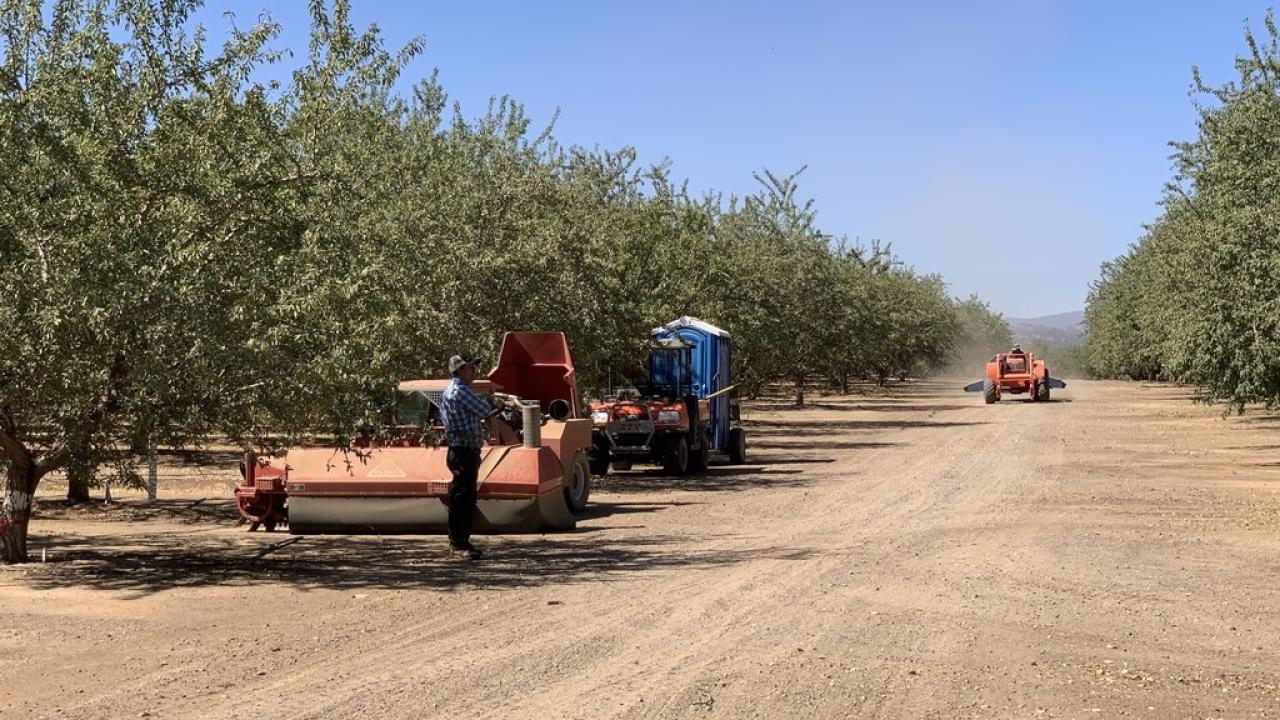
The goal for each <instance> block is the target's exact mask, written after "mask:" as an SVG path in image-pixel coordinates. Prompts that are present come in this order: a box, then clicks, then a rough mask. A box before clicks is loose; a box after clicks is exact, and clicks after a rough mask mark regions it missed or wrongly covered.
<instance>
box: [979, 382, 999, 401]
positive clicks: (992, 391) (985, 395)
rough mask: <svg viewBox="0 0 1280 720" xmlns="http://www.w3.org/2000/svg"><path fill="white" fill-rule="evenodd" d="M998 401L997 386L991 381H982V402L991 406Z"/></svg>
mask: <svg viewBox="0 0 1280 720" xmlns="http://www.w3.org/2000/svg"><path fill="white" fill-rule="evenodd" d="M995 401H996V384H995V383H994V382H992V381H991V380H983V381H982V402H984V403H986V404H988V405H990V404H992V403H994V402H995Z"/></svg>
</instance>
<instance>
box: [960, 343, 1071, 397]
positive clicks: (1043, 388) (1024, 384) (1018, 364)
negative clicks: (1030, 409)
mask: <svg viewBox="0 0 1280 720" xmlns="http://www.w3.org/2000/svg"><path fill="white" fill-rule="evenodd" d="M1066 386H1067V384H1066V383H1064V382H1063V381H1061V380H1058V379H1056V378H1051V377H1049V369H1048V368H1047V367H1045V364H1044V361H1043V360H1037V359H1036V355H1035V353H1029V352H1021V351H1016V352H1008V353H1000V354H998V355H996V356H995V357H993V358H991V361H990V362H988V363H987V377H986V379H984V380H979V381H978V382H975V383H970V384H969V385H966V386H965V388H964V391H965V392H978V391H979V390H981V391H982V399H983V400H984V401H985V402H986V403H987V404H988V405H990V404H991V403H994V402H997V401H999V400H1000V396H1001V395H1002V394H1003V393H1009V394H1011V395H1020V394H1022V393H1027V394H1028V395H1030V396H1031V399H1032V400H1033V401H1034V400H1041V401H1044V400H1048V399H1049V390H1050V389H1051V388H1053V389H1058V388H1065V387H1066Z"/></svg>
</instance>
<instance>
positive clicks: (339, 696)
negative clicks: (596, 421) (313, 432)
mask: <svg viewBox="0 0 1280 720" xmlns="http://www.w3.org/2000/svg"><path fill="white" fill-rule="evenodd" d="M955 387H956V384H955V383H948V384H940V383H924V384H915V385H912V386H909V387H908V388H907V389H905V390H903V389H900V390H896V391H894V392H893V393H890V394H887V395H883V396H869V397H868V396H863V397H849V398H823V399H821V400H820V402H819V403H818V405H817V406H815V407H812V408H809V409H806V410H800V411H798V410H790V409H786V408H781V407H768V406H760V407H757V408H754V409H753V410H752V412H751V422H750V427H751V444H752V450H753V459H752V462H751V464H749V465H747V466H744V467H739V468H729V467H715V468H713V469H712V471H711V472H710V473H709V474H708V475H707V476H705V477H701V478H692V477H691V478H683V479H675V478H670V477H664V476H661V475H659V474H656V473H645V472H634V473H625V474H621V475H617V476H610V477H609V478H607V479H606V480H605V481H604V482H603V483H602V484H601V485H600V486H599V487H598V488H597V494H596V496H595V499H596V500H598V502H597V503H596V505H595V507H594V508H593V510H592V513H591V517H590V519H588V520H587V521H585V522H583V523H582V531H581V532H578V533H575V534H570V535H551V536H545V537H541V536H531V537H500V538H489V539H487V542H486V543H485V546H486V547H487V548H488V549H489V557H487V558H486V559H485V560H484V561H483V563H481V564H478V565H475V566H470V567H468V566H466V565H463V564H461V563H458V562H451V561H448V560H446V559H445V558H444V557H443V555H442V553H441V550H442V548H443V540H442V539H440V538H381V539H379V538H314V537H308V538H304V539H303V540H301V541H299V542H297V543H295V544H293V545H291V546H289V547H286V548H283V549H281V550H279V551H277V552H275V553H273V554H270V555H267V556H266V557H264V558H262V559H261V560H259V561H256V562H255V561H252V560H250V558H251V557H252V556H253V554H254V552H255V551H256V550H257V549H259V548H261V547H262V546H264V545H266V544H268V543H270V542H271V541H274V540H280V539H283V538H282V537H281V536H279V535H276V536H265V535H262V534H254V535H249V534H247V533H245V532H244V529H243V528H235V527H232V525H231V522H232V520H231V517H230V514H229V513H230V511H229V509H228V508H229V506H228V505H226V504H225V503H213V502H206V503H202V504H200V505H197V506H196V507H194V508H187V507H186V505H189V504H190V503H189V502H185V503H180V502H168V503H166V504H164V505H162V506H161V507H160V508H159V509H151V510H143V509H140V508H129V507H125V508H118V509H116V510H113V511H111V512H109V513H105V514H103V513H101V511H94V512H90V513H89V514H87V515H86V514H84V513H82V512H81V511H77V512H76V513H74V514H68V513H66V512H65V511H57V512H55V511H52V510H50V511H47V512H46V513H45V518H43V519H41V520H38V521H37V523H36V524H35V526H34V535H35V537H34V538H33V542H32V546H33V547H34V548H35V552H36V554H37V555H38V554H39V553H40V552H41V549H46V550H47V554H48V559H49V561H50V562H49V563H48V564H45V565H38V564H37V565H33V566H28V567H24V568H20V569H5V570H0V677H4V678H6V682H4V683H2V684H0V716H3V717H5V718H10V717H12V718H28V717H30V718H40V717H50V718H54V717H75V718H119V717H153V718H202V717H218V718H232V717H235V718H263V717H269V718H276V719H280V720H283V719H285V718H354V717H360V718H417V717H450V718H473V717H477V718H562V717H563V718H583V719H584V720H585V719H595V718H714V717H721V718H752V717H760V718H846V717H859V718H1031V717H1067V718H1087V717H1122V716H1135V717H1148V718H1209V717H1213V718H1217V717H1223V718H1253V717H1277V716H1280V694H1278V693H1277V689H1276V687H1277V684H1278V683H1280V613H1277V609H1280V459H1278V458H1277V453H1276V451H1277V450H1280V418H1277V417H1268V416H1263V415H1258V414H1254V415H1250V416H1246V417H1243V418H1229V419H1224V418H1222V416H1221V414H1220V411H1218V410H1216V409H1213V408H1205V407H1200V406H1196V405H1193V404H1191V403H1190V402H1188V401H1187V399H1186V398H1187V394H1186V392H1185V391H1183V390H1180V389H1177V388H1167V387H1155V386H1147V385H1138V384H1126V383H1078V382H1077V383H1072V386H1071V388H1069V389H1068V390H1067V391H1065V392H1062V393H1060V394H1059V395H1058V398H1059V400H1058V401H1057V402H1053V403H1049V404H1033V403H1029V402H1023V401H1021V400H1014V401H1006V402H1004V403H1001V404H999V405H996V406H991V407H987V406H983V405H982V402H981V399H980V398H977V397H976V396H972V395H963V394H959V393H957V392H955ZM215 487H216V485H215ZM190 494H192V497H193V498H198V497H200V496H201V493H200V492H198V491H194V490H193V491H192V493H190ZM121 518H132V519H133V522H120V521H119V520H120V519H121Z"/></svg>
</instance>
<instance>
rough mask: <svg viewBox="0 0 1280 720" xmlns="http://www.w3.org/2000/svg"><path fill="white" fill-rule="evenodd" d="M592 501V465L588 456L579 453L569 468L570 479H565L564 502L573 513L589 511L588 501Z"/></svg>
mask: <svg viewBox="0 0 1280 720" xmlns="http://www.w3.org/2000/svg"><path fill="white" fill-rule="evenodd" d="M590 499H591V463H589V462H588V461H587V457H586V455H584V454H582V453H578V455H577V456H576V457H574V458H573V464H572V465H570V466H569V473H568V477H566V478H565V486H564V501H565V504H567V505H568V506H569V509H570V510H572V511H573V512H576V513H577V512H582V511H583V510H586V509H587V501H588V500H590Z"/></svg>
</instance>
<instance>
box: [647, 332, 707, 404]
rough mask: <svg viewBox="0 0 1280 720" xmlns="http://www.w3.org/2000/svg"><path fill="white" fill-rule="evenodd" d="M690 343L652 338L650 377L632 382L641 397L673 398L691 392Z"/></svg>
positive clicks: (672, 399) (681, 397)
mask: <svg viewBox="0 0 1280 720" xmlns="http://www.w3.org/2000/svg"><path fill="white" fill-rule="evenodd" d="M692 352H693V346H692V345H690V344H689V343H687V342H685V341H684V340H682V339H681V338H678V337H673V338H665V339H662V340H655V341H654V342H653V344H652V346H651V347H650V350H649V377H647V378H645V379H641V380H637V381H636V382H635V383H634V384H635V387H636V390H637V391H638V392H639V394H640V396H641V397H644V398H653V399H659V398H662V399H666V400H669V401H676V400H681V399H684V398H685V397H686V396H688V395H691V394H692V392H691V390H692V388H693V376H692V374H691V372H690V368H689V365H690V362H691V359H692Z"/></svg>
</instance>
